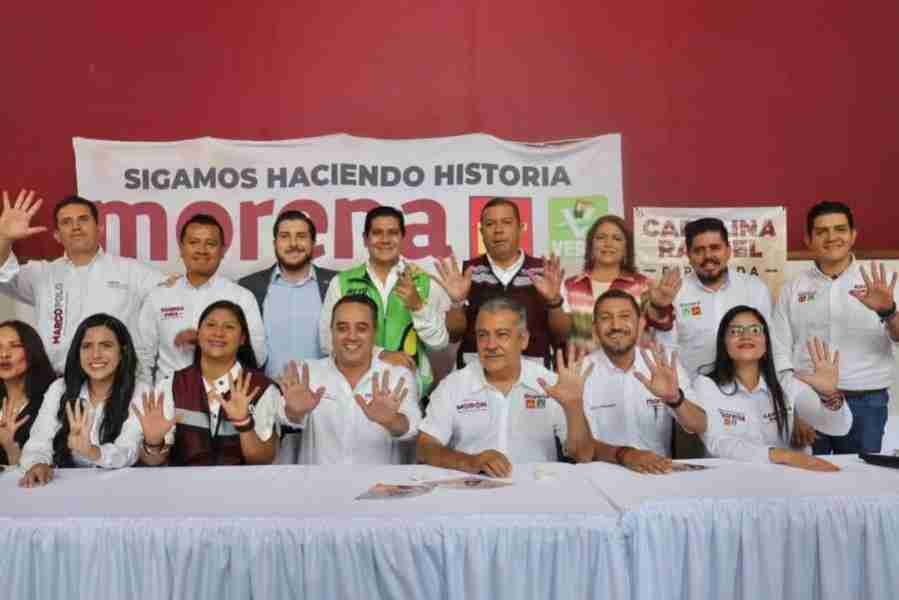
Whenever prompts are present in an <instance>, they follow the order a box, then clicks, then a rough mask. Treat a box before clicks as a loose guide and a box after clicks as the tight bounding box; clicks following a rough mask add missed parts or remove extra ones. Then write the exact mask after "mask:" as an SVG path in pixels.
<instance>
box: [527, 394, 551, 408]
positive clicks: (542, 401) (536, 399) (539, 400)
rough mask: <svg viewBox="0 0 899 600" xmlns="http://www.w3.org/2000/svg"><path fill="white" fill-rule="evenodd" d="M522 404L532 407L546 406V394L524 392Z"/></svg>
mask: <svg viewBox="0 0 899 600" xmlns="http://www.w3.org/2000/svg"><path fill="white" fill-rule="evenodd" d="M524 405H525V406H526V407H528V408H532V409H538V408H546V396H531V395H528V394H525V395H524Z"/></svg>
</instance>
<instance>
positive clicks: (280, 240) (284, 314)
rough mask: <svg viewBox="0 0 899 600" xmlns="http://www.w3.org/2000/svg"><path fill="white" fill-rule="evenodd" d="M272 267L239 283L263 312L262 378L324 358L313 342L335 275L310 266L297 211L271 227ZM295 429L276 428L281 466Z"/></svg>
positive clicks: (296, 443)
mask: <svg viewBox="0 0 899 600" xmlns="http://www.w3.org/2000/svg"><path fill="white" fill-rule="evenodd" d="M273 234H274V241H273V246H274V248H275V258H276V259H277V262H276V263H275V264H274V265H273V266H271V267H269V268H268V269H263V270H262V271H257V272H256V273H252V274H251V275H247V276H246V277H244V278H243V279H241V280H240V281H238V283H239V284H240V285H242V286H243V287H245V288H247V289H248V290H250V292H251V293H252V294H253V296H254V297H255V298H256V303H257V304H258V305H259V310H260V311H261V312H262V322H263V325H264V326H265V347H266V354H267V355H268V360H267V361H266V363H265V374H266V375H268V376H269V377H270V378H271V379H275V378H276V377H278V376H280V375H281V373H282V372H283V371H284V367H285V366H287V364H288V363H289V362H290V361H291V360H304V361H305V360H310V361H311V360H317V359H319V358H321V357H323V356H324V355H325V353H324V352H322V350H321V344H320V343H319V339H318V321H319V318H320V316H321V314H322V302H323V300H324V297H325V292H327V290H328V285H329V284H330V283H331V279H333V277H334V276H335V275H336V272H335V271H330V270H328V269H323V268H321V267H319V266H317V265H314V264H312V256H313V251H314V249H315V237H316V230H315V223H313V222H312V219H310V218H309V217H308V216H306V215H305V214H303V213H302V212H300V211H298V210H288V211H284V212H282V213H281V214H279V215H278V218H277V219H275V226H274V228H273ZM300 432H301V430H299V429H293V428H290V427H282V428H281V435H282V437H281V446H280V450H279V455H278V461H277V462H278V463H280V464H296V463H297V462H298V461H299V459H300V456H299V452H300Z"/></svg>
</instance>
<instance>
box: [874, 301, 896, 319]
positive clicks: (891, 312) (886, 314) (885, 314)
mask: <svg viewBox="0 0 899 600" xmlns="http://www.w3.org/2000/svg"><path fill="white" fill-rule="evenodd" d="M895 315H896V303H895V302H893V306H891V307H889V308H888V309H886V310H878V311H877V316H878V317H880V322H881V323H886V322H887V321H889V320H890V319H892V318H893V317H894V316H895Z"/></svg>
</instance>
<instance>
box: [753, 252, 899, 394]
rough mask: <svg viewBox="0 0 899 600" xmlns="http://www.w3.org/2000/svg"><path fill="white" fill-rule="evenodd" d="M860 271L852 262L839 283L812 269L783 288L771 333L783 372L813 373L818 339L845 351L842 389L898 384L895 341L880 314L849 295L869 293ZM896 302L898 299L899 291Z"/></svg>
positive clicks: (842, 358) (843, 354)
mask: <svg viewBox="0 0 899 600" xmlns="http://www.w3.org/2000/svg"><path fill="white" fill-rule="evenodd" d="M860 266H861V263H860V262H859V261H857V260H853V261H852V263H851V264H850V265H849V267H847V268H846V270H845V271H843V273H842V274H840V275H839V276H838V277H837V278H836V279H832V278H831V277H830V276H829V275H825V274H824V273H822V272H821V271H820V270H819V269H818V267H817V266H813V267H811V268H809V269H806V270H805V271H803V272H802V273H800V274H799V275H798V276H797V277H796V278H794V279H792V280H791V281H789V282H787V283H786V284H785V285H784V287H783V289H782V290H781V293H780V298H779V299H778V301H777V306H776V307H775V309H774V316H773V324H772V331H771V336H772V343H773V345H774V362H775V365H776V367H777V369H778V371H781V370H784V369H795V370H798V371H806V370H811V360H810V359H809V357H808V351H807V350H806V341H807V340H808V339H809V338H811V337H813V336H817V337H819V338H821V339H822V340H823V341H825V342H827V343H828V344H829V345H830V346H831V347H832V348H834V349H837V350H839V351H840V384H839V385H840V389H843V390H871V389H880V388H888V387H890V386H891V385H892V384H893V365H894V362H893V354H892V342H891V341H890V336H889V333H888V332H887V329H886V326H885V325H884V324H883V323H881V322H880V318H879V317H878V316H877V313H875V312H874V311H873V310H871V309H869V308H867V307H866V306H865V305H864V304H862V303H861V302H860V301H859V300H858V299H857V298H854V297H853V296H850V295H849V292H850V291H852V290H853V289H863V288H864V285H865V281H864V279H862V274H861V270H860V268H859V267H860ZM888 277H889V276H888ZM895 297H896V299H897V300H899V289H897V290H896V296H895Z"/></svg>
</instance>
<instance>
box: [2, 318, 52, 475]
mask: <svg viewBox="0 0 899 600" xmlns="http://www.w3.org/2000/svg"><path fill="white" fill-rule="evenodd" d="M54 379H56V373H54V372H53V367H52V366H51V365H50V359H49V358H48V357H47V352H46V351H45V350H44V344H43V342H41V336H39V335H38V333H37V331H35V330H34V328H33V327H32V326H31V325H29V324H27V323H24V322H22V321H16V320H11V321H4V322H3V323H0V466H3V465H9V466H14V465H17V464H18V463H19V457H20V455H21V453H22V447H23V446H24V445H25V442H26V441H27V440H28V437H29V434H30V433H31V427H32V425H33V424H34V419H35V417H36V416H37V414H38V411H39V410H40V408H41V404H42V403H43V401H44V393H45V392H46V391H47V388H48V387H50V384H51V383H53V380H54Z"/></svg>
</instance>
